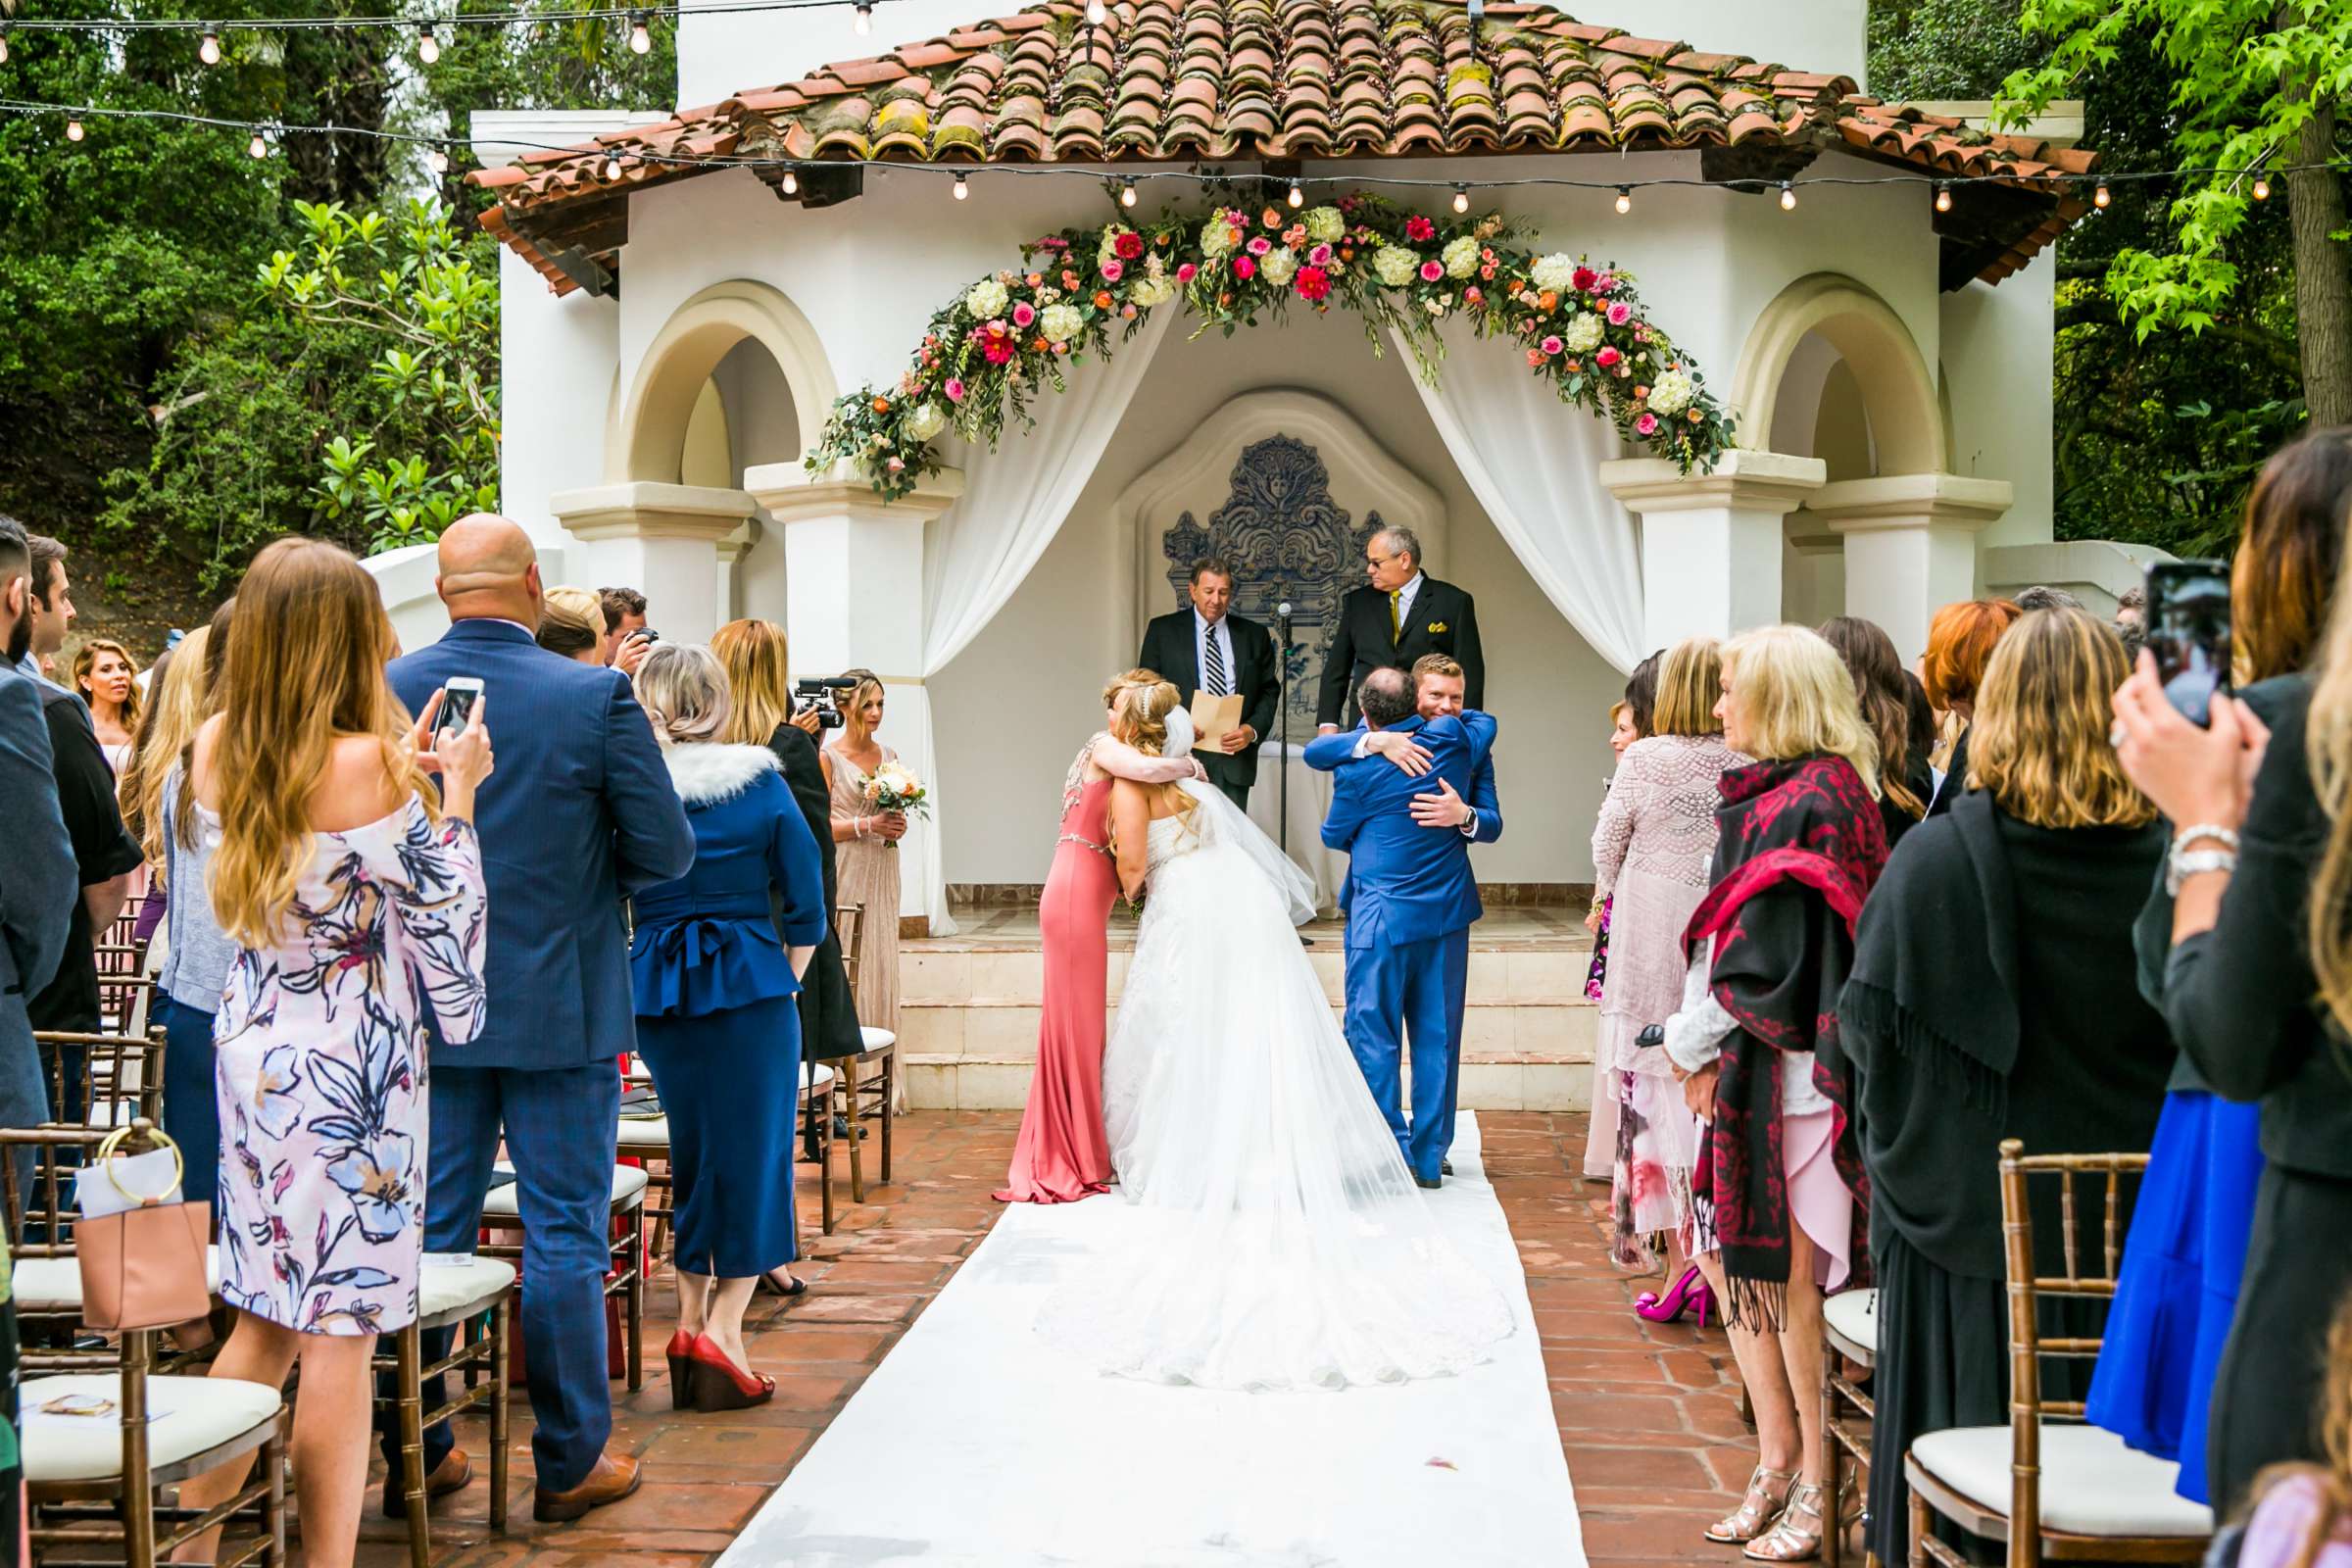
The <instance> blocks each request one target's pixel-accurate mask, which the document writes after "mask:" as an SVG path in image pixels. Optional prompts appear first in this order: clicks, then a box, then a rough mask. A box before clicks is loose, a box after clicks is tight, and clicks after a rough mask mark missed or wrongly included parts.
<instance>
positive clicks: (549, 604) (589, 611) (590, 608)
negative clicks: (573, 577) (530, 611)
mask: <svg viewBox="0 0 2352 1568" xmlns="http://www.w3.org/2000/svg"><path fill="white" fill-rule="evenodd" d="M539 602H540V603H541V604H542V605H544V606H545V607H546V608H547V609H548V610H550V611H553V612H555V613H559V614H561V615H563V616H564V618H565V619H567V620H574V621H585V622H587V623H588V624H589V625H591V626H593V627H595V628H596V634H597V635H598V636H599V637H602V636H603V635H604V634H605V633H606V632H607V631H609V630H611V629H612V628H611V626H610V624H609V623H608V622H607V621H606V619H605V601H604V599H603V597H602V596H600V595H599V594H598V593H597V591H596V590H595V589H593V588H572V587H559V588H550V589H549V590H548V591H547V592H546V593H544V594H542V595H540V600H539Z"/></svg>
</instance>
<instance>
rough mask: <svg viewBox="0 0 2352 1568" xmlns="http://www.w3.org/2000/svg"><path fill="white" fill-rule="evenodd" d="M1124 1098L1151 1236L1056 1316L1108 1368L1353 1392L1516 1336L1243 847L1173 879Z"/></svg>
mask: <svg viewBox="0 0 2352 1568" xmlns="http://www.w3.org/2000/svg"><path fill="white" fill-rule="evenodd" d="M1103 1101H1104V1104H1103V1110H1104V1124H1105V1127H1106V1129H1107V1131H1108V1133H1109V1137H1110V1148H1111V1162H1112V1164H1113V1166H1114V1167H1115V1168H1116V1169H1117V1171H1118V1175H1119V1184H1120V1191H1121V1193H1122V1195H1123V1196H1124V1197H1125V1198H1126V1200H1127V1201H1128V1202H1129V1203H1130V1204H1131V1205H1134V1208H1135V1212H1134V1213H1132V1214H1130V1215H1129V1216H1128V1217H1129V1219H1130V1220H1132V1221H1133V1223H1132V1225H1131V1226H1130V1227H1129V1228H1128V1236H1127V1237H1126V1238H1125V1239H1123V1240H1122V1241H1121V1242H1120V1243H1119V1244H1118V1245H1117V1246H1115V1247H1114V1248H1113V1249H1112V1251H1111V1253H1110V1254H1109V1255H1106V1256H1104V1257H1101V1258H1098V1259H1097V1260H1096V1262H1095V1264H1094V1265H1092V1266H1090V1268H1089V1270H1088V1271H1087V1273H1085V1274H1084V1275H1083V1276H1082V1277H1080V1278H1079V1279H1076V1280H1074V1281H1072V1282H1071V1283H1070V1284H1069V1285H1067V1286H1065V1287H1064V1288H1063V1289H1062V1290H1060V1291H1059V1292H1057V1293H1056V1294H1055V1295H1054V1296H1053V1297H1052V1298H1050V1299H1048V1301H1047V1303H1046V1306H1045V1308H1044V1310H1043V1313H1042V1315H1041V1317H1040V1320H1039V1329H1040V1332H1042V1333H1044V1334H1045V1335H1047V1336H1048V1337H1049V1338H1051V1339H1053V1340H1054V1341H1056V1342H1058V1343H1061V1344H1063V1345H1065V1346H1067V1347H1068V1348H1071V1349H1072V1350H1073V1351H1074V1352H1075V1353H1077V1354H1079V1355H1081V1356H1082V1357H1084V1358H1085V1359H1087V1360H1089V1361H1091V1362H1093V1363H1094V1364H1095V1365H1097V1366H1098V1367H1100V1368H1101V1369H1102V1370H1103V1371H1105V1372H1109V1373H1115V1374H1118V1375H1121V1376H1126V1377H1134V1378H1140V1379H1145V1380H1148V1381H1152V1382H1159V1383H1189V1384H1198V1385H1201V1386H1204V1387H1209V1388H1220V1389H1250V1390H1254V1389H1308V1388H1322V1389H1336V1388H1344V1387H1347V1386H1348V1385H1351V1384H1372V1383H1390V1382H1398V1381H1402V1380H1404V1379H1408V1378H1418V1377H1431V1376H1438V1375H1443V1374H1446V1373H1451V1372H1456V1371H1459V1370H1461V1369H1462V1368H1464V1367H1467V1366H1470V1365H1472V1364H1474V1363H1476V1362H1478V1361H1480V1360H1483V1359H1484V1358H1485V1356H1486V1353H1487V1350H1488V1348H1489V1347H1490V1346H1492V1345H1493V1344H1494V1343H1495V1342H1496V1341H1498V1340H1500V1339H1503V1338H1504V1337H1506V1336H1507V1335H1509V1333H1510V1332H1511V1314H1510V1309H1509V1307H1508V1305H1507V1304H1506V1303H1505V1302H1504V1300H1503V1299H1502V1296H1501V1294H1500V1293H1499V1292H1498V1291H1497V1290H1496V1289H1495V1286H1494V1285H1493V1284H1492V1283H1491V1282H1490V1281H1488V1280H1487V1279H1486V1277H1485V1276H1483V1275H1482V1274H1480V1273H1479V1272H1478V1271H1477V1270H1476V1269H1475V1268H1474V1267H1473V1266H1472V1265H1471V1264H1470V1263H1469V1262H1468V1260H1466V1259H1465V1258H1464V1257H1463V1256H1462V1255H1461V1254H1460V1253H1459V1252H1458V1251H1457V1250H1455V1249H1454V1247H1453V1246H1452V1245H1451V1244H1450V1243H1449V1242H1448V1241H1447V1240H1446V1237H1445V1236H1444V1235H1443V1233H1442V1232H1441V1231H1440V1230H1439V1227H1438V1225H1437V1222H1436V1220H1435V1218H1434V1217H1433V1215H1432V1213H1431V1211H1430V1208H1429V1205H1428V1204H1427V1203H1426V1202H1425V1201H1424V1200H1423V1198H1422V1194H1421V1191H1420V1189H1419V1188H1418V1187H1416V1186H1415V1185H1414V1182H1413V1179H1412V1176H1411V1173H1410V1172H1409V1171H1408V1170H1407V1169H1406V1168H1405V1163H1404V1157H1403V1155H1402V1153H1401V1152H1399V1151H1398V1149H1397V1139H1396V1137H1395V1135H1394V1134H1392V1133H1391V1132H1390V1130H1389V1127H1388V1123H1387V1122H1386V1121H1385V1120H1384V1119H1383V1117H1382V1116H1381V1113H1380V1110H1379V1108H1378V1107H1377V1106H1376V1105H1375V1104H1374V1103H1373V1101H1372V1095H1371V1092H1370V1090H1369V1089H1367V1088H1366V1087H1365V1084H1364V1079H1363V1075H1362V1073H1361V1071H1360V1070H1359V1069H1358V1068H1357V1066H1356V1064H1355V1058H1354V1056H1353V1055H1352V1054H1350V1053H1349V1051H1348V1045H1347V1042H1346V1040H1345V1039H1344V1038H1343V1037H1342V1035H1341V1033H1340V1028H1339V1025H1338V1023H1337V1022H1336V1021H1335V1020H1334V1018H1333V1015H1332V1009H1331V1005H1330V1002H1329V1001H1328V1000H1327V999H1326V997H1325V996H1324V993H1323V987H1322V983H1321V981H1320V980H1318V979H1317V977H1316V975H1315V972H1314V970H1313V968H1312V966H1311V965H1310V964H1309V963H1308V960H1307V958H1306V956H1305V955H1304V954H1303V953H1301V952H1300V951H1299V941H1298V938H1297V936H1296V935H1295V934H1294V932H1293V929H1292V926H1291V921H1290V917H1289V915H1288V913H1287V912H1286V910H1285V908H1284V906H1283V901H1282V898H1281V896H1280V895H1279V894H1278V893H1277V892H1276V891H1275V889H1274V888H1273V886H1272V884H1271V883H1269V882H1268V881H1267V880H1266V879H1265V877H1264V875H1263V874H1262V873H1261V872H1259V871H1258V870H1257V869H1256V867H1255V865H1254V864H1253V863H1252V862H1251V860H1250V858H1248V857H1247V856H1245V855H1243V854H1241V853H1237V851H1236V850H1235V849H1233V848H1220V847H1218V846H1217V845H1216V844H1214V843H1213V842H1212V843H1211V844H1210V845H1209V846H1208V847H1206V848H1203V849H1201V850H1198V851H1196V852H1194V853H1192V854H1189V855H1183V856H1180V857H1178V858H1174V859H1171V860H1169V861H1168V862H1167V863H1165V864H1163V865H1161V866H1160V867H1158V868H1157V870H1155V871H1154V873H1153V878H1152V892H1151V899H1150V903H1149V904H1148V905H1147V907H1146V908H1145V913H1144V919H1143V924H1142V927H1141V929H1140V930H1139V931H1138V933H1137V938H1136V949H1135V956H1134V959H1133V961H1132V963H1131V964H1130V965H1129V968H1128V972H1127V982H1126V988H1125V991H1124V994H1123V996H1122V999H1121V1003H1120V1006H1119V1017H1118V1023H1117V1026H1116V1028H1115V1029H1114V1030H1113V1031H1112V1034H1111V1039H1110V1043H1109V1047H1108V1049H1107V1051H1106V1053H1105V1055H1104V1059H1103Z"/></svg>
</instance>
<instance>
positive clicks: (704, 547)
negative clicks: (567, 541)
mask: <svg viewBox="0 0 2352 1568" xmlns="http://www.w3.org/2000/svg"><path fill="white" fill-rule="evenodd" d="M548 505H549V507H550V508H551V509H552V510H553V511H554V513H555V515H556V519H557V520H558V521H559V522H561V523H563V524H564V528H565V529H566V530H567V531H568V532H569V533H570V534H571V536H572V537H573V538H574V539H577V540H579V541H580V545H581V548H580V549H579V550H578V551H577V552H572V551H566V552H565V555H566V558H567V559H566V562H565V565H566V566H567V568H568V569H569V571H570V573H571V575H572V576H573V577H574V578H575V579H577V582H578V586H580V587H582V588H611V587H630V588H635V589H636V590H637V591H638V592H640V593H642V594H644V595H645V598H646V620H647V623H648V624H650V625H652V626H653V627H654V628H655V629H656V630H657V631H659V632H661V633H662V636H663V637H665V638H667V639H668V640H669V641H671V642H678V643H702V642H709V641H710V640H711V633H712V632H714V631H716V630H717V629H718V620H717V617H716V615H715V614H714V613H713V612H714V611H715V610H716V609H717V606H718V594H719V581H720V578H719V544H720V541H722V540H724V539H725V538H727V536H728V535H730V534H732V533H733V532H734V531H735V530H736V529H737V528H739V527H741V526H742V525H743V521H744V519H745V518H747V517H749V516H750V515H752V498H751V497H750V496H748V495H746V494H745V493H744V492H743V491H741V490H721V489H717V488H715V487H713V486H710V485H691V484H657V483H655V482H653V481H651V480H643V479H640V480H631V481H628V482H625V483H622V484H603V485H597V486H595V487H593V488H591V489H586V490H565V491H563V492H561V493H560V494H558V495H556V496H554V497H553V498H551V499H550V501H549V503H548Z"/></svg>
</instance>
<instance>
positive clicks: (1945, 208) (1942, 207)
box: [1936, 179, 1952, 213]
mask: <svg viewBox="0 0 2352 1568" xmlns="http://www.w3.org/2000/svg"><path fill="white" fill-rule="evenodd" d="M1951 210H1952V187H1951V186H1949V185H1947V184H1945V183H1944V182H1943V181H1942V180H1940V179H1939V180H1937V181H1936V211H1937V212H1939V213H1948V212H1950V211H1951Z"/></svg>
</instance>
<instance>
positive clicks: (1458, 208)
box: [1453, 185, 1470, 213]
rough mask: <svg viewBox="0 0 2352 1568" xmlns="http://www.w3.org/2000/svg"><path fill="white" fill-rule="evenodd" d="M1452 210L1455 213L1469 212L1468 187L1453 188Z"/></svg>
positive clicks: (1458, 186)
mask: <svg viewBox="0 0 2352 1568" xmlns="http://www.w3.org/2000/svg"><path fill="white" fill-rule="evenodd" d="M1453 210H1454V211H1455V212H1457V213H1466V212H1468V211H1469V210H1470V187H1469V186H1467V185H1456V186H1454V187H1453Z"/></svg>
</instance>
